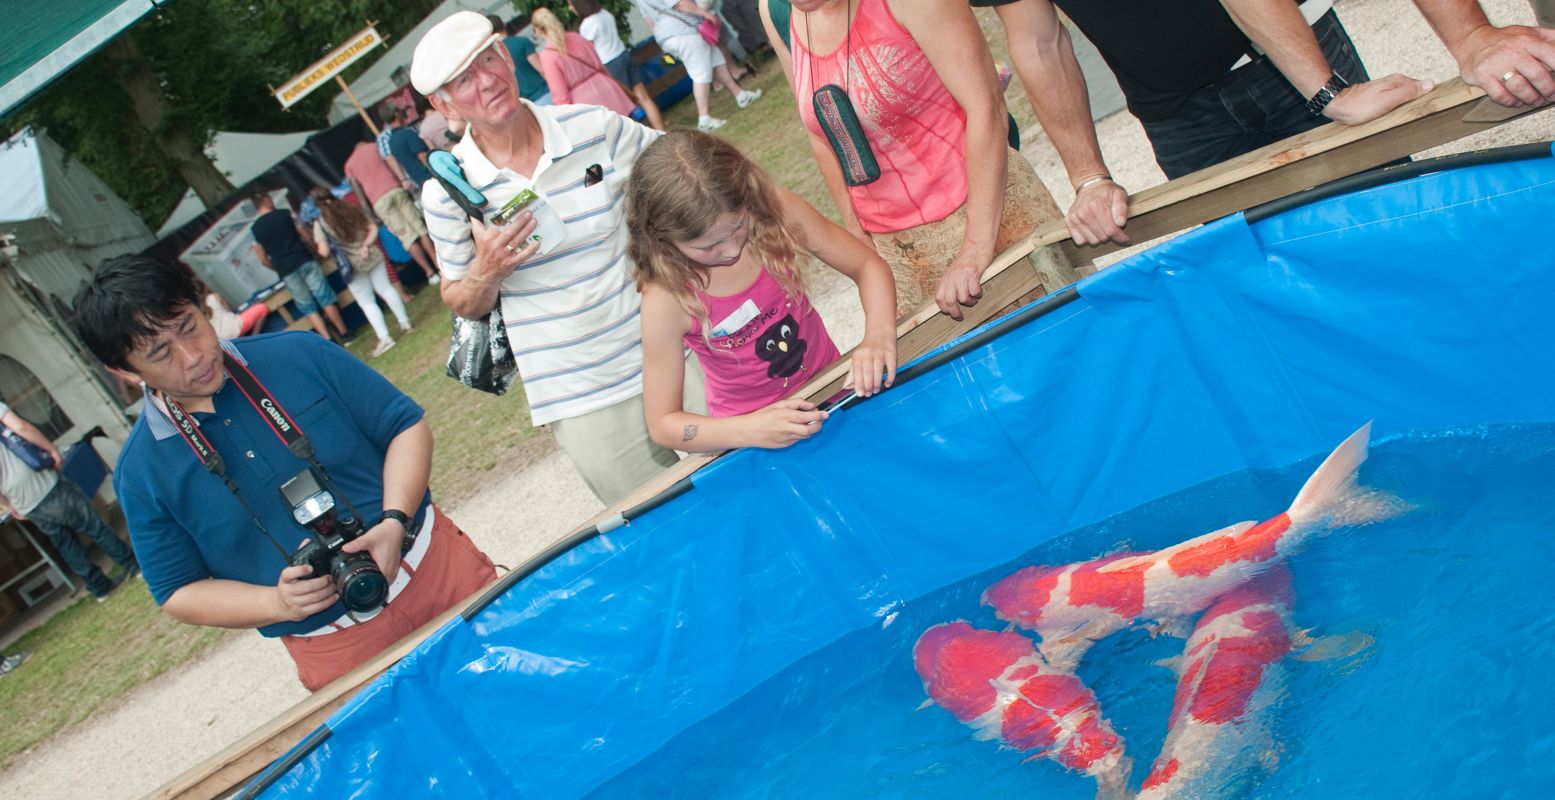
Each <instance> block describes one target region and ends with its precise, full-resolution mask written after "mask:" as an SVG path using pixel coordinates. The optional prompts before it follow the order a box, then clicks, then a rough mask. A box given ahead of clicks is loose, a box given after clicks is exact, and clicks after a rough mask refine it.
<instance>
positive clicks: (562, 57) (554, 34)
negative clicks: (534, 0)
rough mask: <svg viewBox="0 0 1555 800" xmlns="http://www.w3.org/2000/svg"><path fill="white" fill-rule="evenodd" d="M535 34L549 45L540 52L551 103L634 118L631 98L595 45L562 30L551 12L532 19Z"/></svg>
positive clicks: (540, 10) (537, 11)
mask: <svg viewBox="0 0 1555 800" xmlns="http://www.w3.org/2000/svg"><path fill="white" fill-rule="evenodd" d="M529 21H530V23H531V24H533V25H534V26H535V31H536V32H537V33H539V34H540V36H541V37H542V38H544V39H545V42H546V44H547V45H548V46H547V47H546V48H545V49H544V50H541V51H540V70H541V72H544V73H545V82H546V85H548V86H550V87H551V100H552V101H553V102H555V103H556V104H557V105H559V106H561V105H567V104H569V103H584V104H588V105H595V106H604V107H605V108H608V109H610V110H611V111H614V112H616V113H617V114H620V115H622V116H625V117H630V116H631V115H632V109H633V108H634V107H635V106H633V105H632V101H631V99H630V98H628V97H627V96H626V92H625V91H624V90H623V89H622V88H621V85H620V84H618V83H616V82H615V79H614V78H612V77H610V73H608V72H606V71H605V65H604V64H602V63H600V61H599V54H598V53H596V52H595V51H594V45H592V44H589V41H588V40H587V39H585V38H583V37H582V36H579V35H578V34H576V33H572V32H570V31H567V30H566V29H565V28H563V27H562V21H561V20H560V19H557V17H556V15H555V14H553V13H551V11H550V10H549V9H546V8H537V9H535V11H534V14H533V16H531V17H530V18H529Z"/></svg>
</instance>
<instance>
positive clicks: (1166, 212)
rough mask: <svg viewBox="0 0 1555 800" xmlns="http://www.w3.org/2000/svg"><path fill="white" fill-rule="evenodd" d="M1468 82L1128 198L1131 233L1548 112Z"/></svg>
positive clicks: (1223, 211)
mask: <svg viewBox="0 0 1555 800" xmlns="http://www.w3.org/2000/svg"><path fill="white" fill-rule="evenodd" d="M1484 96H1485V93H1484V92H1482V91H1480V90H1479V89H1477V88H1475V87H1473V86H1469V85H1468V84H1466V83H1464V82H1463V80H1462V79H1461V78H1453V79H1452V80H1450V81H1447V82H1445V83H1443V84H1442V85H1440V86H1438V87H1436V88H1435V89H1434V90H1432V91H1431V92H1430V93H1428V94H1426V95H1425V96H1423V97H1420V98H1418V99H1416V100H1414V101H1412V102H1410V103H1406V104H1405V105H1403V106H1401V107H1399V108H1398V109H1396V110H1394V111H1393V112H1392V113H1390V114H1387V115H1386V116H1383V117H1382V118H1380V119H1376V120H1373V121H1371V122H1368V123H1365V124H1363V125H1355V126H1345V125H1338V124H1332V123H1331V124H1328V125H1324V126H1323V127H1321V128H1316V129H1313V130H1310V131H1307V132H1306V133H1303V134H1300V135H1298V136H1293V137H1291V138H1289V139H1286V140H1284V141H1280V142H1275V143H1274V144H1271V145H1269V146H1268V147H1264V148H1262V149H1259V150H1255V151H1253V152H1251V153H1248V154H1246V155H1244V156H1241V157H1239V158H1234V159H1232V160H1230V161H1227V162H1225V163H1222V164H1217V165H1215V166H1213V167H1209V168H1208V169H1204V170H1200V171H1199V172H1195V173H1194V174H1192V175H1189V176H1187V177H1184V178H1180V179H1178V180H1175V181H1171V182H1169V183H1164V184H1161V185H1160V186H1156V187H1153V188H1150V189H1146V190H1144V191H1142V192H1139V193H1138V194H1135V195H1133V196H1132V197H1130V198H1129V221H1128V233H1129V236H1130V237H1131V238H1132V239H1133V240H1134V241H1135V242H1145V241H1149V240H1151V239H1155V238H1157V237H1160V236H1165V235H1166V234H1169V233H1175V232H1177V231H1181V230H1185V229H1187V228H1191V227H1193V226H1195V225H1202V224H1203V223H1205V222H1208V221H1210V220H1215V219H1219V218H1221V217H1223V216H1226V215H1227V214H1234V213H1236V212H1238V211H1244V210H1246V209H1249V208H1252V207H1253V206H1257V205H1261V204H1263V203H1267V202H1269V201H1270V200H1276V199H1278V198H1281V197H1285V196H1286V195H1290V194H1294V193H1296V192H1299V191H1303V190H1305V189H1310V188H1312V187H1314V186H1321V185H1322V184H1324V183H1327V182H1329V181H1332V180H1335V179H1338V178H1343V177H1345V176H1347V175H1354V174H1356V173H1358V172H1365V171H1366V170H1368V169H1372V168H1374V167H1376V166H1378V165H1380V164H1386V163H1388V162H1390V161H1394V160H1397V159H1400V158H1403V157H1404V156H1407V155H1409V154H1411V153H1418V152H1420V151H1422V150H1428V149H1430V148H1432V147H1436V146H1437V145H1442V144H1446V143H1447V142H1452V141H1456V140H1458V139H1461V138H1463V137H1465V136H1468V135H1470V134H1473V133H1478V132H1480V131H1483V130H1488V129H1490V128H1494V127H1496V126H1497V125H1500V124H1502V123H1503V122H1506V121H1508V120H1511V119H1515V118H1517V117H1521V116H1524V115H1526V114H1530V113H1535V112H1537V111H1539V110H1541V109H1531V108H1518V109H1509V108H1502V107H1501V106H1497V105H1495V104H1493V103H1492V104H1490V108H1493V109H1497V111H1489V110H1487V109H1486V108H1485V107H1484V106H1483V105H1482V104H1481V100H1482V99H1483V98H1484ZM1066 249H1068V250H1070V251H1071V252H1073V253H1074V254H1075V258H1076V259H1077V260H1090V259H1095V258H1097V257H1099V256H1102V255H1105V254H1107V253H1110V252H1113V251H1114V250H1117V249H1119V248H1118V246H1117V245H1115V244H1112V243H1111V242H1106V243H1103V244H1100V245H1094V246H1090V247H1077V246H1075V245H1074V244H1073V243H1070V244H1068V245H1067V246H1066Z"/></svg>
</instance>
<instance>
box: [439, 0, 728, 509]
mask: <svg viewBox="0 0 1555 800" xmlns="http://www.w3.org/2000/svg"><path fill="white" fill-rule="evenodd" d="M410 77H411V83H412V85H413V86H415V89H416V91H418V92H421V93H422V94H424V95H426V96H427V99H428V100H429V101H430V102H431V103H432V106H433V107H434V108H436V109H437V110H438V111H440V112H442V113H443V114H445V115H447V116H448V117H450V118H458V119H462V120H465V121H466V122H468V124H469V128H468V132H467V133H466V134H465V136H464V138H463V139H462V140H461V141H460V142H459V143H458V144H457V145H454V147H453V150H452V152H453V154H454V156H455V157H456V158H457V159H458V161H459V163H460V165H461V167H462V168H463V170H464V175H465V178H466V179H467V180H468V181H469V183H470V185H471V186H473V187H474V188H475V189H477V190H479V191H480V192H481V193H482V194H484V195H485V197H486V205H485V207H484V209H483V212H484V213H485V215H486V216H487V218H488V219H490V218H491V216H492V214H493V213H494V212H496V211H497V210H498V209H501V208H502V206H503V205H504V204H506V203H507V202H508V201H509V200H511V199H513V198H514V197H516V196H517V195H518V194H519V193H521V192H523V191H524V190H526V189H527V190H531V191H533V192H534V193H535V194H536V195H538V198H539V199H538V201H536V202H534V203H532V204H531V205H530V206H529V208H528V209H527V210H525V211H524V212H522V213H520V214H519V215H518V216H517V217H516V218H514V219H512V220H511V221H509V222H507V223H506V224H505V225H503V226H501V227H498V226H496V225H486V224H483V223H482V222H481V221H479V220H475V219H471V218H469V217H468V216H467V215H466V214H465V213H464V212H463V211H462V210H461V209H460V207H459V206H458V205H457V204H456V203H455V202H454V201H453V200H452V199H451V198H450V197H449V196H448V193H447V191H446V190H444V188H443V187H442V186H441V185H440V184H439V183H437V182H435V181H434V182H429V183H428V184H427V185H426V188H425V189H424V190H423V191H422V196H421V199H422V208H423V209H424V210H425V214H426V221H427V228H428V229H429V230H430V231H431V234H432V240H433V243H434V245H435V246H436V247H437V257H438V261H439V262H441V265H442V269H443V276H444V280H443V284H442V287H441V289H442V296H443V301H444V302H445V303H447V304H448V306H449V307H450V308H452V309H453V310H454V312H455V313H457V314H459V315H460V316H463V317H467V318H470V319H478V318H480V317H481V316H483V315H485V314H486V313H487V312H489V311H491V310H492V308H494V307H495V306H496V305H497V303H498V302H501V304H502V316H503V319H504V320H505V322H506V324H507V330H508V336H509V338H510V339H511V341H512V346H513V354H514V356H515V358H516V359H517V361H518V369H519V375H520V376H521V377H522V379H523V383H524V393H525V395H526V396H527V397H528V400H529V414H530V417H531V420H532V422H533V423H534V424H535V425H550V426H551V430H552V432H553V433H554V434H555V435H556V440H557V442H558V443H559V444H560V445H561V447H562V450H563V451H564V452H565V453H566V454H567V456H568V457H569V458H571V459H572V462H573V464H574V465H575V466H576V467H577V469H578V472H579V473H580V474H581V475H582V476H583V479H584V481H585V482H586V483H588V485H589V488H590V489H592V490H593V491H594V494H595V495H596V496H598V497H599V499H600V500H601V501H602V502H604V503H606V504H609V503H613V502H615V501H617V500H620V499H622V498H624V497H625V496H626V495H627V494H629V493H630V492H631V491H632V489H634V488H636V487H637V486H639V485H640V484H642V483H643V482H645V481H647V480H648V479H649V478H651V477H653V475H654V474H656V473H657V472H659V471H660V470H661V469H663V468H664V467H666V466H669V465H671V464H674V463H675V461H676V459H677V456H676V454H675V452H674V451H673V450H668V449H665V448H663V447H660V446H658V445H656V444H654V443H653V441H652V439H650V438H649V436H648V427H647V424H646V423H645V422H644V421H643V407H642V340H641V334H640V329H639V323H638V308H639V305H640V298H639V295H638V293H637V290H636V289H635V287H634V286H633V282H632V277H631V265H630V263H629V262H628V261H627V257H626V236H627V234H626V226H625V224H624V215H625V207H624V203H623V202H622V199H623V196H624V195H625V192H626V181H627V177H628V176H629V175H630V174H631V170H632V165H633V164H634V163H635V162H636V160H637V156H638V154H639V153H641V152H642V150H643V148H645V147H647V146H648V145H649V144H650V143H651V142H652V141H653V140H654V139H655V138H656V137H657V136H658V134H657V133H656V132H655V131H653V130H651V129H649V128H646V127H643V126H642V125H639V124H637V123H636V122H633V121H632V120H629V119H627V118H626V117H623V116H621V115H619V114H616V113H614V112H612V111H609V110H608V109H604V108H601V107H598V106H582V105H569V106H536V105H534V104H533V103H530V102H529V101H527V100H524V99H522V98H521V97H520V95H519V91H518V83H517V81H516V80H515V79H514V77H513V63H512V59H511V56H510V55H509V54H508V51H507V49H506V48H504V47H503V46H502V32H500V31H495V30H493V29H492V26H491V23H490V22H489V21H488V20H487V19H486V17H484V16H482V15H480V14H476V13H473V12H465V11H461V12H459V13H456V14H453V15H452V16H450V17H448V18H447V19H445V20H443V21H442V22H440V23H438V24H437V25H435V26H433V28H432V29H431V30H429V31H427V34H426V36H424V37H423V38H422V40H421V41H420V43H418V44H417V45H416V54H415V58H414V60H413V61H412V62H411V68H410ZM537 231H538V232H539V235H540V238H539V239H538V240H533V239H532V236H533V235H534V234H535V233H536V232H537ZM687 376H688V380H687V390H686V394H687V397H686V402H687V404H688V405H687V408H688V409H691V408H705V407H706V400H705V398H704V396H703V392H702V385H701V377H700V376H701V372H700V370H699V369H697V368H696V367H695V365H694V363H691V364H688V369H687Z"/></svg>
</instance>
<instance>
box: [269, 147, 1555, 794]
mask: <svg viewBox="0 0 1555 800" xmlns="http://www.w3.org/2000/svg"><path fill="white" fill-rule="evenodd" d="M1465 164H1467V166H1464V165H1465ZM1336 192H1337V193H1336ZM1250 219H1251V220H1252V221H1251V222H1250V221H1249V220H1250ZM1551 219H1555V159H1552V158H1551V155H1550V151H1549V147H1548V145H1541V146H1540V147H1539V148H1527V147H1524V148H1519V149H1515V150H1510V151H1506V152H1500V153H1491V154H1489V155H1484V154H1480V155H1475V156H1471V157H1469V158H1468V159H1463V158H1459V159H1455V160H1446V161H1441V162H1425V163H1423V164H1414V165H1408V166H1407V167H1405V168H1402V169H1397V170H1391V171H1388V172H1384V173H1383V174H1382V175H1381V176H1367V177H1363V178H1358V179H1351V180H1348V181H1345V182H1341V184H1340V185H1339V186H1338V187H1325V188H1324V189H1321V190H1317V191H1316V192H1315V193H1313V194H1308V195H1305V196H1299V197H1297V198H1293V199H1290V200H1287V201H1282V202H1281V203H1278V204H1275V205H1274V206H1272V207H1269V208H1265V209H1259V210H1255V211H1253V212H1249V213H1248V214H1245V215H1244V214H1237V215H1234V216H1231V217H1227V218H1224V219H1221V220H1218V221H1216V222H1213V223H1211V224H1209V225H1206V226H1204V227H1202V228H1200V229H1198V230H1195V231H1193V232H1190V233H1187V234H1185V235H1183V236H1180V237H1178V238H1176V239H1174V240H1172V241H1169V242H1167V243H1164V244H1162V245H1159V246H1157V247H1154V248H1152V249H1150V250H1148V251H1146V252H1143V253H1141V254H1139V255H1136V256H1134V257H1133V258H1130V259H1128V260H1127V261H1124V262H1122V263H1120V264H1118V265H1116V266H1114V267H1112V268H1110V269H1107V270H1104V271H1102V272H1101V273H1099V274H1097V275H1095V276H1093V277H1091V278H1088V279H1086V280H1084V281H1082V282H1081V283H1079V284H1078V285H1077V286H1076V287H1072V288H1071V289H1070V290H1068V291H1066V292H1064V293H1060V294H1058V295H1055V296H1053V297H1050V298H1048V299H1047V300H1045V301H1043V303H1042V304H1040V305H1039V306H1038V307H1037V308H1036V309H1028V310H1026V311H1023V312H1017V315H1015V316H1012V317H1009V318H1006V319H1005V320H1002V321H995V322H993V323H990V326H988V327H987V330H989V331H991V332H990V333H988V334H986V335H983V336H981V337H978V336H976V335H975V334H974V335H973V336H972V337H970V338H968V339H963V341H962V342H961V346H960V347H951V348H948V349H942V350H941V351H939V352H937V353H934V354H930V356H927V357H925V359H926V360H923V359H921V360H920V361H924V363H923V364H922V365H921V366H920V367H919V369H918V370H917V371H916V372H915V373H914V376H913V378H912V379H911V380H908V381H906V382H904V383H901V384H900V385H898V386H897V387H895V388H893V389H890V390H888V391H886V392H885V393H883V394H881V395H879V396H878V397H875V398H871V399H869V400H867V401H864V402H859V403H856V404H845V406H846V407H844V408H840V409H839V410H838V411H837V412H836V413H835V414H833V416H832V418H831V419H830V421H828V423H827V425H826V428H825V430H824V431H823V432H822V434H820V435H819V436H817V437H815V438H813V439H811V440H808V441H804V442H801V443H799V444H797V445H795V446H793V447H790V448H788V449H786V450H779V451H766V450H747V451H741V452H736V453H733V454H731V455H728V456H726V457H724V458H722V459H720V460H718V461H717V462H715V463H714V464H712V465H711V466H709V467H707V468H705V469H703V470H701V471H699V472H698V473H696V474H695V475H694V476H693V477H692V478H691V479H690V480H689V482H686V483H683V484H682V485H681V486H679V487H677V489H676V490H675V492H673V493H671V495H670V496H668V498H667V499H666V500H665V501H662V502H654V503H650V504H648V505H646V506H645V507H642V508H639V509H637V510H635V511H632V512H629V513H628V514H627V515H626V519H627V520H629V522H628V523H627V524H625V525H622V526H619V527H613V528H611V526H606V527H607V531H606V532H604V533H601V534H598V535H595V532H594V531H589V532H587V533H586V535H581V536H578V537H575V538H574V540H573V541H570V542H567V543H565V544H566V546H565V547H558V548H554V549H553V551H552V552H548V553H546V554H544V555H543V556H542V557H541V558H539V559H537V560H535V561H533V562H531V563H530V564H529V565H526V567H524V568H521V569H520V570H519V571H518V572H517V574H516V575H515V576H514V577H513V579H511V580H508V581H505V582H504V583H503V584H502V585H500V586H499V587H498V588H497V589H496V590H494V591H493V592H491V593H490V594H489V596H488V597H487V598H485V600H484V601H483V602H482V603H481V604H479V605H478V606H477V608H476V609H475V610H474V611H472V612H470V613H469V614H467V616H466V618H461V619H456V620H454V621H453V622H451V623H449V624H448V625H447V626H445V627H444V628H442V629H441V630H439V631H438V632H437V633H436V634H434V635H433V636H432V637H431V638H429V639H428V640H427V641H425V642H424V643H423V644H421V645H420V646H419V647H418V648H417V649H416V650H415V651H414V652H413V653H412V654H411V655H409V656H407V657H406V658H404V659H403V660H401V661H400V662H399V663H398V664H396V665H395V666H394V667H392V668H391V669H390V670H389V671H388V672H387V673H386V674H384V675H383V676H382V677H380V678H379V679H378V680H376V681H374V682H372V683H371V684H369V685H368V686H367V687H366V688H365V689H363V691H361V692H360V693H359V694H358V695H357V696H356V697H355V698H353V699H352V700H350V701H349V702H348V703H346V704H345V705H344V706H343V707H341V708H340V709H339V710H338V711H337V712H336V713H335V714H334V715H333V716H331V717H330V718H329V720H328V721H327V722H326V724H325V725H324V726H323V727H321V728H319V729H318V730H317V731H315V732H314V734H313V735H312V736H310V737H309V739H308V740H307V741H305V742H303V743H302V744H300V745H299V746H298V747H297V748H294V749H293V751H292V752H290V753H288V754H287V755H286V756H285V757H283V758H282V759H280V760H279V761H277V762H276V764H274V765H272V767H271V768H270V769H269V770H267V771H266V772H265V773H262V774H261V775H260V776H259V777H258V778H257V779H256V780H255V782H254V783H253V784H251V785H250V786H249V787H247V789H245V792H244V795H243V796H249V797H253V796H263V797H283V796H293V795H299V794H302V793H312V794H316V795H318V796H325V797H347V796H349V797H355V798H373V797H403V796H420V797H448V798H462V799H463V798H486V797H490V798H499V797H500V798H513V797H525V798H573V797H580V796H582V795H584V794H586V793H587V792H589V791H590V790H592V789H594V788H595V787H597V786H599V785H600V784H602V783H604V782H605V781H607V780H608V779H610V778H611V777H612V776H614V775H616V774H618V773H619V772H621V771H622V770H624V769H626V768H628V767H630V766H632V765H633V764H634V763H636V762H638V761H639V760H641V759H644V758H648V757H651V755H652V754H653V752H654V751H655V750H656V749H657V748H659V747H660V746H662V745H663V744H664V743H665V742H667V741H668V740H670V739H671V738H672V737H674V736H675V735H676V734H677V733H678V732H680V731H682V730H683V729H685V728H686V727H688V726H690V725H692V724H694V723H695V722H697V721H698V720H701V719H703V718H705V717H707V716H708V715H710V714H712V713H714V712H716V711H718V710H719V709H721V708H724V707H725V706H727V705H729V704H730V703H732V702H734V701H736V700H737V699H738V698H740V696H741V695H742V694H744V693H745V692H747V691H748V690H750V689H751V688H753V687H755V686H756V685H757V684H759V683H760V682H762V681H763V680H765V679H767V678H769V677H771V676H772V675H774V674H776V673H778V672H780V671H782V670H783V668H784V667H785V666H786V665H788V664H790V663H792V662H794V661H795V660H797V659H799V658H802V657H804V656H805V655H807V654H809V653H812V652H814V651H815V650H817V649H820V648H822V647H824V646H826V645H827V644H829V643H831V642H833V641H835V640H836V639H838V638H840V637H842V636H843V635H845V634H847V633H849V632H851V631H854V630H857V629H859V628H862V627H865V626H871V625H878V624H880V623H881V621H882V620H883V619H884V618H885V617H887V616H888V615H889V614H891V613H892V612H893V610H895V609H898V608H900V607H901V605H902V604H903V603H906V602H909V601H911V600H913V599H914V598H917V597H919V596H921V595H923V594H926V593H928V592H931V591H933V590H935V589H937V588H940V587H943V586H945V585H947V584H950V583H953V582H956V581H958V580H962V579H964V578H966V577H968V576H970V575H973V574H976V573H978V572H981V571H983V570H986V569H989V568H991V567H993V566H996V565H999V564H1002V563H1004V562H1006V561H1008V560H1010V559H1012V558H1014V557H1016V556H1018V555H1019V554H1021V553H1024V552H1026V551H1028V550H1030V549H1031V548H1032V547H1034V546H1036V545H1037V544H1039V543H1041V542H1043V541H1045V540H1048V539H1050V538H1052V537H1055V536H1058V535H1060V534H1062V533H1064V532H1066V531H1069V530H1072V529H1075V528H1079V527H1082V526H1085V525H1087V524H1091V523H1095V522H1097V521H1099V520H1102V519H1105V518H1107V517H1109V516H1112V515H1114V514H1117V513H1119V512H1122V511H1125V510H1127V509H1129V508H1133V507H1135V506H1138V505H1140V504H1142V503H1145V502H1148V501H1150V500H1152V499H1154V498H1157V497H1161V496H1163V495H1166V494H1170V493H1173V492H1177V491H1180V490H1182V489H1185V488H1187V487H1189V486H1192V485H1195V484H1197V483H1200V482H1203V481H1206V480H1209V479H1211V478H1215V477H1217V476H1221V475H1225V474H1227V473H1231V472H1235V471H1240V470H1245V469H1250V468H1272V467H1278V466H1281V465H1284V464H1288V463H1291V462H1294V461H1297V460H1300V459H1303V458H1307V457H1310V456H1313V455H1317V454H1320V453H1323V452H1326V451H1327V450H1329V449H1330V448H1331V447H1332V446H1333V444H1334V443H1335V442H1337V441H1339V440H1340V439H1342V438H1343V437H1344V436H1345V435H1346V434H1348V433H1350V432H1351V431H1353V430H1354V429H1355V428H1357V427H1358V426H1359V425H1360V424H1361V423H1363V422H1365V421H1367V420H1369V419H1374V420H1375V421H1376V434H1375V435H1376V436H1379V437H1380V436H1387V435H1390V434H1397V433H1401V432H1404V431H1408V430H1416V429H1432V428H1440V427H1448V426H1465V425H1475V424H1495V423H1509V422H1521V421H1539V422H1547V421H1551V420H1552V419H1555V413H1552V411H1555V321H1552V320H1555V316H1552V309H1551V307H1550V306H1551V298H1555V248H1552V247H1551V246H1550V245H1549V243H1548V241H1547V236H1548V234H1547V231H1548V230H1549V224H1550V220H1551ZM968 342H970V346H967V345H968ZM476 535H477V536H479V531H477V532H476Z"/></svg>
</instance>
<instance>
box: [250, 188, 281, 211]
mask: <svg viewBox="0 0 1555 800" xmlns="http://www.w3.org/2000/svg"><path fill="white" fill-rule="evenodd" d="M248 202H250V203H253V204H254V208H258V207H260V206H262V205H264V204H265V203H273V202H275V201H274V200H273V199H271V197H270V192H269V190H266V189H259V190H256V191H255V192H254V193H253V194H251V195H249V196H248Z"/></svg>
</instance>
